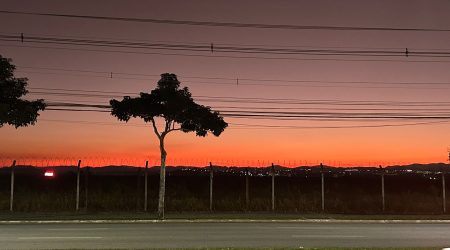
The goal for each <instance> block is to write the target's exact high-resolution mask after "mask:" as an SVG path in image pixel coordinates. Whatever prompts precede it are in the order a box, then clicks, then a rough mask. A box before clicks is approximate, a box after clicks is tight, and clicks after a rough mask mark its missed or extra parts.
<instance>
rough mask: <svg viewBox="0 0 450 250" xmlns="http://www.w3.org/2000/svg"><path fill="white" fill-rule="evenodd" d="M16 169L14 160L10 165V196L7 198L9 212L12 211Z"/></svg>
mask: <svg viewBox="0 0 450 250" xmlns="http://www.w3.org/2000/svg"><path fill="white" fill-rule="evenodd" d="M15 167H16V160H14V161H13V163H12V165H11V196H10V198H9V211H11V212H12V211H13V207H14V168H15Z"/></svg>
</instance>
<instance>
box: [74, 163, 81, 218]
mask: <svg viewBox="0 0 450 250" xmlns="http://www.w3.org/2000/svg"><path fill="white" fill-rule="evenodd" d="M80 166H81V160H78V166H77V191H76V201H75V202H76V204H75V211H77V212H78V210H79V209H80Z"/></svg>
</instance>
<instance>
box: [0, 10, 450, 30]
mask: <svg viewBox="0 0 450 250" xmlns="http://www.w3.org/2000/svg"><path fill="white" fill-rule="evenodd" d="M0 13H2V14H16V15H29V16H47V17H62V18H74V19H89V20H104V21H121V22H138V23H155V24H172V25H191V26H207V27H230V28H256V29H285V30H333V31H424V32H448V31H450V29H437V28H417V27H414V28H401V27H368V26H365V27H363V26H359V27H357V26H322V25H319V26H315V25H292V24H263V23H242V22H213V21H193V20H171V19H154V18H134V17H112V16H92V15H73V14H57V13H43V12H25V11H7V10H1V11H0Z"/></svg>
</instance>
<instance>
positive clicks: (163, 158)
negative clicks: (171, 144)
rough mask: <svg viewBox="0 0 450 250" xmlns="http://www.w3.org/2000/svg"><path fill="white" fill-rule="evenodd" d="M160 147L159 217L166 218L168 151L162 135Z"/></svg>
mask: <svg viewBox="0 0 450 250" xmlns="http://www.w3.org/2000/svg"><path fill="white" fill-rule="evenodd" d="M159 149H160V151H161V168H160V172H159V201H158V219H160V220H164V198H165V194H166V157H167V152H166V150H165V149H164V137H161V138H160V139H159Z"/></svg>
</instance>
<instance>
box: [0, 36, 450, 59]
mask: <svg viewBox="0 0 450 250" xmlns="http://www.w3.org/2000/svg"><path fill="white" fill-rule="evenodd" d="M0 41H7V42H20V43H38V44H55V45H73V46H93V47H107V48H115V49H116V48H127V49H151V50H167V51H187V52H208V53H209V52H210V51H211V49H210V45H209V44H203V45H202V44H198V45H191V44H173V43H172V44H169V43H151V42H133V41H125V40H98V39H97V40H93V39H80V38H64V37H49V36H25V35H24V34H23V33H21V34H18V35H1V34H0ZM214 52H215V53H240V54H242V53H243V54H266V55H290V56H296V55H307V56H360V57H430V58H434V57H444V58H445V57H450V52H449V51H415V50H412V49H407V51H405V50H404V49H403V50H348V49H299V48H280V47H273V48H268V47H242V46H223V45H222V46H220V45H216V46H214Z"/></svg>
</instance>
